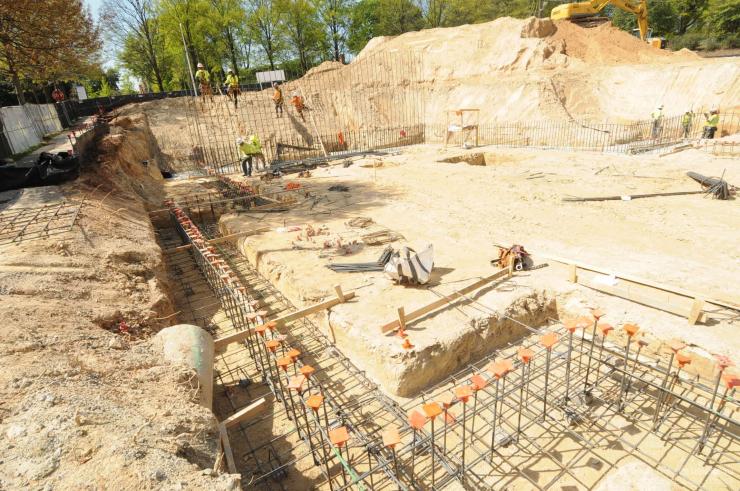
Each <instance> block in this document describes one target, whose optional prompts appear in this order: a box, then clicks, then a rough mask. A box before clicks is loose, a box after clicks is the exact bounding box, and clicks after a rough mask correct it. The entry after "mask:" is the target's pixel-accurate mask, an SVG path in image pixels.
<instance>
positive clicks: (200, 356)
mask: <svg viewBox="0 0 740 491" xmlns="http://www.w3.org/2000/svg"><path fill="white" fill-rule="evenodd" d="M153 343H154V346H155V348H156V349H159V350H161V351H162V355H163V356H164V359H165V360H167V361H168V362H170V363H173V364H178V365H185V366H187V367H189V368H192V369H194V370H195V371H196V372H197V374H198V382H199V384H200V404H201V405H202V406H205V407H207V408H208V409H212V405H213V338H212V337H211V335H210V334H208V333H207V332H206V331H204V330H203V329H201V328H200V327H198V326H193V325H190V324H178V325H176V326H170V327H167V328H165V329H162V330H161V331H159V333H157V335H156V336H154V340H153Z"/></svg>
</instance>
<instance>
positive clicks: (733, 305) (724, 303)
mask: <svg viewBox="0 0 740 491" xmlns="http://www.w3.org/2000/svg"><path fill="white" fill-rule="evenodd" d="M535 255H538V254H535ZM538 256H540V257H542V258H544V259H549V260H551V261H556V262H559V263H562V264H566V265H567V264H573V265H575V266H577V267H578V268H580V269H585V270H588V271H594V272H596V273H601V274H606V275H614V276H615V277H616V278H619V279H622V280H626V281H631V282H632V283H639V284H641V285H645V286H649V287H652V288H655V289H658V290H663V291H666V292H670V293H675V294H676V295H680V296H683V297H688V298H691V299H694V298H702V299H704V301H705V302H706V303H711V304H712V305H719V306H720V307H725V308H728V309H732V310H740V303H738V302H735V301H730V300H725V299H712V298H708V297H709V296H708V295H703V294H700V293H697V292H692V291H689V290H684V289H682V288H678V287H673V286H669V285H664V284H662V283H658V282H656V281H652V280H647V279H645V278H640V277H637V276H633V275H630V274H622V273H615V272H613V271H608V270H606V269H605V268H600V267H597V266H592V265H590V264H586V263H582V262H580V261H573V260H571V259H565V258H561V257H557V256H549V255H538Z"/></svg>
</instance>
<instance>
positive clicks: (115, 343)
mask: <svg viewBox="0 0 740 491" xmlns="http://www.w3.org/2000/svg"><path fill="white" fill-rule="evenodd" d="M108 347H109V348H110V349H124V348H125V346H124V344H123V341H122V340H121V338H119V337H118V336H115V337H113V338H111V340H110V341H108Z"/></svg>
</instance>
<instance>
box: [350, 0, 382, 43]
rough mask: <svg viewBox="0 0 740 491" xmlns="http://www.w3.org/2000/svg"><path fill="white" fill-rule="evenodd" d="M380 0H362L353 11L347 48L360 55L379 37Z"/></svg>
mask: <svg viewBox="0 0 740 491" xmlns="http://www.w3.org/2000/svg"><path fill="white" fill-rule="evenodd" d="M379 6H380V0H360V1H359V2H357V4H356V5H355V7H354V8H353V9H352V13H351V15H350V29H349V36H348V38H347V47H348V48H349V49H350V51H352V52H353V53H359V52H360V51H362V48H364V47H365V45H366V44H367V42H368V41H370V40H371V39H372V38H374V37H375V36H379V35H380V34H379V29H378V26H379V24H380V17H379Z"/></svg>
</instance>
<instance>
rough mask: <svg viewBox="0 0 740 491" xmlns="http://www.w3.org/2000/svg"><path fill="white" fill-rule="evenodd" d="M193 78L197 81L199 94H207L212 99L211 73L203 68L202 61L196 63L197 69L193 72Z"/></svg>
mask: <svg viewBox="0 0 740 491" xmlns="http://www.w3.org/2000/svg"><path fill="white" fill-rule="evenodd" d="M195 80H197V81H198V89H199V90H200V95H201V96H204V95H208V96H211V99H213V94H212V92H211V74H210V73H208V70H206V69H205V67H204V66H203V63H198V71H196V72H195Z"/></svg>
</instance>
